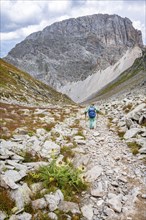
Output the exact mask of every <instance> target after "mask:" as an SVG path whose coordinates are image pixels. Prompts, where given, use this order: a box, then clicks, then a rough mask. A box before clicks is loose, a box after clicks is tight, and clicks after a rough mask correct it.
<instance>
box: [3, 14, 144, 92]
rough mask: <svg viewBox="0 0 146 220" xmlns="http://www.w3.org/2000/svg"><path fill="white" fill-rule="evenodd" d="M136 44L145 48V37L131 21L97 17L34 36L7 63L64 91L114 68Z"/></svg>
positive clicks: (59, 24) (57, 25)
mask: <svg viewBox="0 0 146 220" xmlns="http://www.w3.org/2000/svg"><path fill="white" fill-rule="evenodd" d="M136 45H137V46H139V47H141V46H142V35H141V32H140V31H138V30H136V29H134V27H133V26H132V22H131V21H130V20H129V19H128V18H122V17H120V16H118V15H108V14H95V15H91V16H84V17H79V18H76V19H75V18H71V19H68V20H64V21H61V22H57V23H54V24H52V25H50V26H48V27H46V28H45V29H44V30H43V31H39V32H36V33H33V34H31V35H30V36H28V37H27V38H26V39H25V40H24V41H22V42H21V43H19V44H17V45H16V46H15V48H13V49H12V50H11V51H10V52H9V54H8V56H7V57H5V60H7V61H8V62H10V63H12V64H14V65H16V66H17V67H19V68H21V69H22V70H25V71H27V72H28V73H30V74H31V75H33V76H35V77H36V78H38V79H40V80H42V81H44V82H46V83H48V84H49V85H51V86H53V87H54V88H57V89H59V90H60V89H61V88H62V87H64V86H65V85H67V84H68V83H71V82H77V81H80V80H85V79H86V78H87V77H89V75H92V74H94V73H95V72H98V71H99V70H100V71H101V70H105V69H106V68H107V67H109V66H111V65H114V64H115V63H116V62H117V61H118V60H119V59H120V58H121V57H123V55H124V54H125V53H126V51H127V50H129V49H131V48H133V47H134V46H136Z"/></svg>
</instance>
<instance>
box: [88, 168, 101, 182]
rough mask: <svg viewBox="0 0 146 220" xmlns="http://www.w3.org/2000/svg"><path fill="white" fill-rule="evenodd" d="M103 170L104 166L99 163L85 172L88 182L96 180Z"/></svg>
mask: <svg viewBox="0 0 146 220" xmlns="http://www.w3.org/2000/svg"><path fill="white" fill-rule="evenodd" d="M102 171H103V169H102V167H100V166H98V165H96V166H94V167H92V168H91V169H90V170H88V171H87V172H86V173H85V180H86V181H87V182H94V181H95V180H96V179H97V178H98V177H99V176H100V175H101V174H102Z"/></svg>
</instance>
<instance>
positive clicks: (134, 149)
mask: <svg viewBox="0 0 146 220" xmlns="http://www.w3.org/2000/svg"><path fill="white" fill-rule="evenodd" d="M127 145H128V146H129V148H130V150H131V152H132V154H133V155H136V154H138V153H139V149H140V148H141V146H140V145H138V144H137V143H135V142H131V143H127Z"/></svg>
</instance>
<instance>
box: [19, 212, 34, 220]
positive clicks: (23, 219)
mask: <svg viewBox="0 0 146 220" xmlns="http://www.w3.org/2000/svg"><path fill="white" fill-rule="evenodd" d="M31 219H32V215H31V214H29V213H27V212H23V213H22V214H19V215H17V220H31Z"/></svg>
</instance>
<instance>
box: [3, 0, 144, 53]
mask: <svg viewBox="0 0 146 220" xmlns="http://www.w3.org/2000/svg"><path fill="white" fill-rule="evenodd" d="M0 12H1V13H0V22H1V23H0V37H1V43H0V57H4V56H6V55H7V54H8V52H9V51H10V50H11V49H12V48H14V47H15V45H16V44H17V43H20V42H21V41H22V40H24V39H25V38H26V37H27V36H28V35H30V34H31V33H33V32H36V31H41V30H43V29H44V28H45V27H46V26H48V25H51V24H52V23H54V22H57V21H62V20H65V19H68V18H76V17H81V16H85V15H92V14H98V13H102V14H117V15H119V16H121V17H127V18H129V19H130V20H131V21H132V23H133V26H134V27H135V28H136V29H138V30H141V31H142V35H143V43H144V44H145V45H146V0H0Z"/></svg>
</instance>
